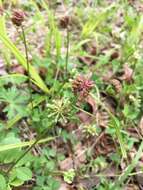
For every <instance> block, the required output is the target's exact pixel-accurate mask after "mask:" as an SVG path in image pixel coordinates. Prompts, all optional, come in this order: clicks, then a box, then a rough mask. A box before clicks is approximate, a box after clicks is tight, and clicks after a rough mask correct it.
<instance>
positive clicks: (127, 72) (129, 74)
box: [121, 64, 133, 82]
mask: <svg viewBox="0 0 143 190" xmlns="http://www.w3.org/2000/svg"><path fill="white" fill-rule="evenodd" d="M121 79H122V80H125V81H127V82H131V81H132V79H133V69H131V68H130V67H129V66H128V64H125V65H124V74H123V76H122V77H121Z"/></svg>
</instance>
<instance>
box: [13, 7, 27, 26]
mask: <svg viewBox="0 0 143 190" xmlns="http://www.w3.org/2000/svg"><path fill="white" fill-rule="evenodd" d="M24 17H25V13H24V12H23V11H21V10H15V11H14V12H13V15H12V18H11V20H12V22H13V24H15V25H16V26H21V25H22V22H23V21H24Z"/></svg>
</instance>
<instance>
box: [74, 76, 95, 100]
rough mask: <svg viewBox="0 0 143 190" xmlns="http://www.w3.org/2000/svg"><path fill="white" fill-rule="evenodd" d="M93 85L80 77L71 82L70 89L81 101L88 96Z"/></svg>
mask: <svg viewBox="0 0 143 190" xmlns="http://www.w3.org/2000/svg"><path fill="white" fill-rule="evenodd" d="M93 85H94V83H93V81H91V80H89V79H87V78H85V77H84V76H81V75H80V76H78V77H77V78H76V79H75V80H74V81H73V83H72V89H73V92H74V94H75V95H79V96H80V98H81V99H83V98H86V97H87V96H88V95H89V92H90V91H91V89H92V88H93Z"/></svg>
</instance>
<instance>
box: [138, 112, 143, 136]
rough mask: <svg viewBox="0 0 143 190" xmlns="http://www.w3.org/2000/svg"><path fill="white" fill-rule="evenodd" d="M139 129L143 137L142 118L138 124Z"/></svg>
mask: <svg viewBox="0 0 143 190" xmlns="http://www.w3.org/2000/svg"><path fill="white" fill-rule="evenodd" d="M139 129H140V132H141V134H142V135H143V116H142V118H141V120H140V122H139Z"/></svg>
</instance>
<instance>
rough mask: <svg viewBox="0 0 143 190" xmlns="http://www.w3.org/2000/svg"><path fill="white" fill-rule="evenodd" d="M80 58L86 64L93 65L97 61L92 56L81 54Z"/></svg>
mask: <svg viewBox="0 0 143 190" xmlns="http://www.w3.org/2000/svg"><path fill="white" fill-rule="evenodd" d="M78 60H79V61H80V62H81V63H84V64H86V65H92V64H94V63H95V60H94V59H93V58H91V57H90V56H79V57H78Z"/></svg>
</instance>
